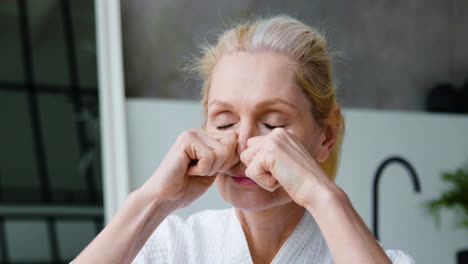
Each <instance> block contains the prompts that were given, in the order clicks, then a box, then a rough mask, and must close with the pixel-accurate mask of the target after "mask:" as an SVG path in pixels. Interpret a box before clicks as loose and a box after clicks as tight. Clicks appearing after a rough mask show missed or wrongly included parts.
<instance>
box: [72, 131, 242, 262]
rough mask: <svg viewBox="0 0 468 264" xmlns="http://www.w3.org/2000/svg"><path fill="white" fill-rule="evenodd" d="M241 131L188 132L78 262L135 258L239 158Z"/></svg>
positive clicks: (87, 248) (76, 260)
mask: <svg viewBox="0 0 468 264" xmlns="http://www.w3.org/2000/svg"><path fill="white" fill-rule="evenodd" d="M236 137H237V134H236V133H234V132H231V133H222V134H221V133H207V132H205V131H204V130H201V129H191V130H187V131H185V132H183V133H182V134H181V135H180V136H179V137H178V138H177V140H176V142H175V143H174V145H172V147H171V149H170V150H169V152H168V153H167V154H166V157H165V158H164V159H163V161H162V162H161V164H160V166H159V167H158V169H157V170H156V171H155V172H154V173H153V175H152V176H151V177H150V178H149V179H148V180H147V181H146V182H145V183H144V184H143V186H141V187H140V188H139V189H138V190H136V191H134V192H133V193H131V194H130V195H129V196H128V198H127V199H126V200H125V202H124V205H123V206H122V208H121V209H120V210H119V211H118V212H117V214H116V216H114V218H113V219H112V221H111V222H110V223H109V224H108V225H107V226H106V227H105V228H104V230H102V232H101V233H100V234H99V235H98V236H97V237H96V238H95V239H94V240H93V241H92V242H91V244H89V245H88V247H86V248H85V249H84V250H83V252H81V254H80V255H79V256H78V257H77V258H76V259H75V260H74V262H73V263H74V264H76V263H130V262H131V261H132V260H133V259H134V258H135V257H136V255H137V254H138V252H139V251H140V250H141V248H142V247H143V245H144V244H145V243H146V241H147V240H148V238H149V237H150V236H151V234H152V233H153V232H154V230H155V229H156V228H157V227H158V226H159V224H160V223H161V222H162V221H163V220H164V219H165V218H166V217H167V216H168V215H169V214H170V213H171V212H172V211H174V210H176V209H178V208H182V207H186V206H188V205H189V204H190V203H191V202H192V201H194V200H195V199H197V198H198V197H200V196H201V195H202V194H203V193H204V192H205V191H206V190H207V189H208V188H209V187H210V186H211V185H212V184H213V182H214V180H215V177H212V176H213V175H215V174H216V172H218V171H225V170H227V169H229V168H230V167H232V166H233V165H234V164H237V162H238V161H239V159H238V157H237V155H236V148H235V146H236V144H235V142H237V138H236ZM191 161H197V162H195V164H191ZM200 175H204V176H200Z"/></svg>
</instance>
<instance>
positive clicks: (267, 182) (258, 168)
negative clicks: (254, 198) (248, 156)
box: [245, 155, 278, 192]
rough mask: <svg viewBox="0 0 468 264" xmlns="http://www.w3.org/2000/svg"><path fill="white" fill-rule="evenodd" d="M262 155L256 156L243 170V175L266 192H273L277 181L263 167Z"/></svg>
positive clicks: (263, 157)
mask: <svg viewBox="0 0 468 264" xmlns="http://www.w3.org/2000/svg"><path fill="white" fill-rule="evenodd" d="M265 158H266V157H265V156H264V155H261V156H260V155H258V156H257V157H256V158H255V159H254V160H253V161H252V162H251V163H250V165H249V166H248V167H247V169H246V170H245V175H246V176H247V177H249V178H250V179H252V180H253V181H255V182H256V183H257V184H258V185H260V186H261V187H262V188H264V189H266V190H268V191H271V192H272V191H274V190H276V189H277V188H278V186H277V185H275V184H276V183H277V180H276V179H275V178H274V177H273V175H272V174H271V173H270V172H269V170H268V169H266V168H265V167H266V166H265V165H264V164H265V161H264V159H265Z"/></svg>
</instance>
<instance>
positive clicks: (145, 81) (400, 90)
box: [122, 0, 468, 110]
mask: <svg viewBox="0 0 468 264" xmlns="http://www.w3.org/2000/svg"><path fill="white" fill-rule="evenodd" d="M467 12H468V1H465V0H446V1H438V0H412V1H408V0H394V1H390V0H386V1H383V0H379V1H375V0H374V1H370V0H356V1H346V0H327V1H325V0H323V1H306V0H302V1H284V0H283V1H267V0H256V1H253V0H240V1H227V0H222V1H214V0H200V1H182V0H171V1H169V0H161V1H153V0H140V1H129V0H127V1H122V28H123V47H124V63H125V64H124V65H125V81H126V94H127V96H129V97H162V98H181V99H198V98H199V87H200V83H199V82H198V81H190V80H185V78H184V75H183V74H181V73H180V72H179V71H178V69H179V68H180V66H181V65H183V57H185V56H189V55H190V54H193V52H195V51H196V47H197V46H198V45H199V44H200V43H202V42H203V41H204V40H209V41H213V40H214V39H215V37H216V35H217V33H219V32H220V31H219V30H220V29H222V28H224V26H223V24H224V23H226V24H229V23H230V22H232V21H236V20H239V19H242V18H245V17H248V16H250V15H252V14H255V15H262V16H268V15H274V14H278V13H285V14H288V15H291V16H294V17H297V18H299V19H301V20H303V21H305V22H307V23H308V24H310V25H313V26H315V27H317V28H319V29H320V30H321V31H322V32H325V33H326V36H327V38H328V40H329V45H330V47H331V49H333V50H338V51H341V52H343V53H344V56H341V57H339V58H337V59H336V60H335V62H336V63H335V69H336V71H335V75H336V77H337V80H338V81H339V97H340V99H341V101H342V103H343V105H344V106H347V107H358V108H377V109H409V110H423V108H424V100H425V93H426V92H427V90H429V89H430V88H431V87H432V86H433V85H434V84H435V83H437V82H441V81H450V82H453V83H454V84H456V85H458V86H459V85H461V84H462V82H463V81H464V80H465V79H467V78H468V17H467V16H466V13H467Z"/></svg>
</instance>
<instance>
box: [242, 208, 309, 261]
mask: <svg viewBox="0 0 468 264" xmlns="http://www.w3.org/2000/svg"><path fill="white" fill-rule="evenodd" d="M304 213H305V208H304V207H302V206H299V205H297V204H296V203H295V202H289V203H287V204H283V205H280V206H276V207H273V208H269V209H266V210H262V211H246V210H240V209H237V208H236V215H237V218H238V219H239V222H240V223H241V225H242V229H243V230H244V234H245V236H246V239H247V243H248V245H249V250H250V255H251V256H252V260H253V262H254V263H255V264H258V263H270V262H271V261H272V260H273V258H274V257H275V256H276V254H277V253H278V251H279V249H280V248H281V246H282V245H283V243H284V242H285V241H286V239H287V238H288V237H289V235H290V234H291V233H292V232H293V231H294V229H295V228H296V226H297V225H298V224H299V222H300V221H301V219H302V217H303V216H304Z"/></svg>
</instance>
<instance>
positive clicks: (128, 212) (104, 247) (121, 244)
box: [73, 190, 175, 264]
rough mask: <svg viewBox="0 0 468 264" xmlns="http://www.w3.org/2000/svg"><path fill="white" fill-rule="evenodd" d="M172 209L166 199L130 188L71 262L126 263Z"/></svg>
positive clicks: (173, 208)
mask: <svg viewBox="0 0 468 264" xmlns="http://www.w3.org/2000/svg"><path fill="white" fill-rule="evenodd" d="M173 210H175V206H173V205H171V204H170V203H168V202H165V201H163V200H160V199H157V198H154V197H150V196H148V195H145V194H143V192H141V191H140V190H136V191H134V192H133V193H131V194H130V195H129V196H128V197H127V199H126V200H125V202H124V205H123V206H122V208H121V209H120V210H119V211H118V212H117V214H116V215H115V216H114V218H113V219H112V221H111V222H110V223H109V224H108V225H107V226H106V227H105V228H104V229H103V230H102V231H101V233H100V234H99V235H98V236H97V237H96V238H95V239H94V240H93V241H92V242H91V243H90V244H89V245H88V246H87V247H86V248H85V249H84V250H83V251H82V252H81V254H80V255H79V256H78V257H77V258H76V259H75V260H74V261H73V263H74V264H78V263H130V262H131V261H132V260H133V259H134V258H135V256H136V255H137V254H138V252H139V251H140V250H141V248H142V247H143V245H144V244H145V242H146V241H147V240H148V238H149V236H150V235H151V234H152V233H153V231H154V230H155V229H156V228H157V227H158V226H159V224H160V223H161V222H162V221H163V220H164V219H165V218H166V217H167V216H168V215H169V214H170V213H171V212H172V211H173Z"/></svg>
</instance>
